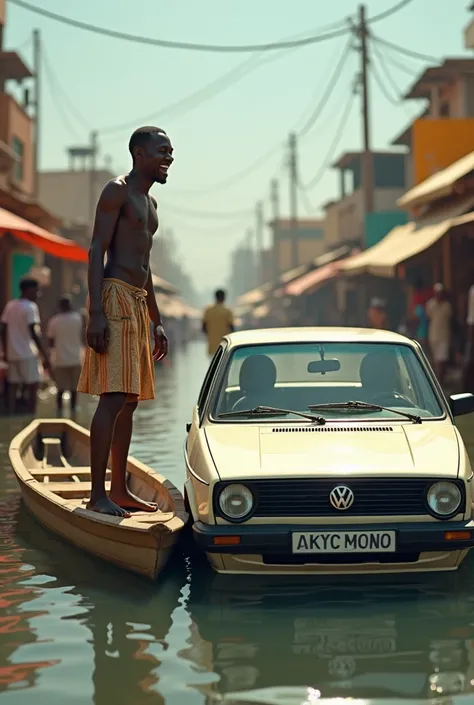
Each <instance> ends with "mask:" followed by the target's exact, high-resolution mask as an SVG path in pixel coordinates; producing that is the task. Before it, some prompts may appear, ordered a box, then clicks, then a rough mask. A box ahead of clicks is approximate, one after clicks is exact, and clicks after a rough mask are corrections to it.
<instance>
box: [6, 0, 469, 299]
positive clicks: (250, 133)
mask: <svg viewBox="0 0 474 705" xmlns="http://www.w3.org/2000/svg"><path fill="white" fill-rule="evenodd" d="M30 2H31V3H33V4H36V5H37V6H38V7H42V8H46V9H48V10H50V11H53V12H57V13H59V14H63V15H67V16H69V17H71V18H74V19H77V20H81V21H84V22H89V23H91V24H95V25H100V26H104V27H109V28H110V29H115V30H118V31H123V32H128V33H132V34H139V35H145V36H148V37H155V38H164V39H167V40H175V41H188V42H197V43H213V44H252V43H254V44H255V43H265V42H272V41H278V40H281V39H285V38H294V37H295V36H304V35H306V34H311V33H313V31H314V33H316V32H317V31H318V30H319V28H321V27H324V26H326V25H328V24H332V23H335V22H338V21H339V20H341V19H344V18H345V17H347V16H348V15H354V14H355V13H356V12H357V4H356V2H355V1H354V0H333V2H326V0H292V2H284V1H283V0H239V2H236V1H235V0H206V2H198V0H179V1H178V0H133V2H132V0H100V2H92V0H87V1H86V2H82V3H78V2H73V0H30ZM394 4H396V0H367V2H366V6H367V13H368V16H369V17H370V15H374V14H378V13H379V12H382V11H383V10H385V9H387V8H389V7H392V6H393V5H394ZM7 5H8V7H7V32H6V42H5V46H6V48H12V49H17V50H21V52H22V54H23V56H24V57H25V58H26V59H27V60H28V61H30V62H31V57H32V51H31V48H32V44H31V40H30V41H29V38H30V37H31V33H32V30H33V29H34V28H39V29H40V31H41V36H42V41H43V44H44V48H45V54H46V61H47V64H48V65H49V66H50V67H51V69H52V80H48V75H45V74H43V96H42V102H43V108H42V145H41V168H42V169H55V168H64V167H65V166H66V165H67V159H66V147H67V146H71V145H72V144H83V143H86V142H88V140H89V130H94V129H97V130H99V131H101V130H102V128H108V127H112V126H116V125H119V126H121V125H123V124H125V127H121V128H120V129H117V130H115V131H114V132H110V133H106V132H103V133H101V132H100V134H99V144H100V147H101V157H100V160H99V162H100V164H101V165H103V164H104V159H105V156H106V155H109V156H110V158H111V162H112V165H113V171H115V172H117V173H123V172H124V171H127V170H128V169H129V168H130V159H129V155H128V149H127V144H128V139H129V137H130V134H131V132H132V131H133V129H135V128H136V127H139V126H140V125H142V124H156V125H158V126H160V127H163V128H164V129H165V130H166V131H167V132H168V134H169V135H170V137H171V139H172V141H173V144H174V148H175V163H174V165H173V167H172V169H171V170H170V173H169V177H168V184H167V185H166V186H164V187H161V186H160V187H158V186H157V187H155V189H154V193H155V195H156V197H157V199H158V203H159V211H160V218H161V223H162V225H161V227H162V228H163V227H164V228H166V227H169V228H172V229H173V230H174V234H175V237H176V239H177V241H178V243H179V248H180V251H181V253H182V256H183V259H184V262H185V267H186V269H187V270H188V271H189V272H190V274H191V275H192V276H193V278H194V280H195V282H196V284H197V286H198V287H199V288H205V289H209V288H210V287H216V286H220V285H222V284H223V283H224V281H225V278H226V276H227V272H228V266H229V254H230V252H231V251H232V249H233V248H234V247H235V246H236V244H237V243H239V241H241V240H242V239H243V238H244V236H245V233H246V230H247V228H248V227H252V226H253V225H254V222H255V219H254V215H253V212H254V209H255V203H256V201H257V200H259V199H264V201H265V216H266V218H269V217H270V204H269V199H268V194H269V183H270V180H271V179H272V178H273V177H278V178H279V179H280V191H281V212H282V215H286V214H287V212H288V189H289V187H288V173H287V171H286V169H285V168H282V161H283V158H284V156H285V151H284V149H285V147H286V142H287V139H288V133H289V131H290V130H292V129H295V128H296V129H298V128H299V129H301V127H302V126H303V125H304V122H305V120H306V119H307V118H308V116H309V115H310V114H311V112H312V110H313V109H314V108H315V106H316V105H317V103H318V99H319V98H320V96H321V93H322V92H323V91H324V90H325V88H326V85H327V82H328V80H329V77H330V76H331V73H332V72H333V71H334V67H335V65H336V63H337V61H338V60H339V57H340V55H341V53H342V51H343V49H344V47H345V45H346V42H347V37H338V38H336V39H330V40H328V41H325V42H321V43H318V44H314V45H310V46H306V47H303V48H300V49H298V50H291V51H289V52H284V53H281V52H280V53H278V52H267V53H266V54H265V55H264V57H263V59H262V58H259V57H258V56H256V55H254V54H221V53H219V54H218V53H203V52H192V51H182V50H171V49H164V48H158V47H152V46H146V45H139V44H132V43H130V42H125V41H120V40H117V39H112V38H107V37H102V36H98V35H96V34H91V33H88V32H85V31H82V30H79V29H75V28H72V27H66V26H64V25H62V24H58V23H57V22H55V21H53V20H50V19H45V18H42V17H39V16H38V15H35V14H33V13H31V12H28V11H27V10H25V9H23V8H20V7H17V6H14V5H12V4H11V3H7ZM467 6H468V1H467V0H450V2H448V1H447V0H434V1H433V0H413V2H412V3H411V4H409V5H408V6H407V7H406V8H404V9H403V10H401V11H399V12H398V13H397V14H395V15H393V16H391V17H389V18H387V19H386V20H382V21H380V22H377V23H375V24H374V25H373V27H372V30H373V32H374V34H375V35H376V36H379V37H381V38H383V39H387V40H389V41H391V42H395V43H397V44H400V45H401V46H403V47H405V48H410V49H412V50H416V51H418V52H421V53H424V54H428V55H430V56H433V57H439V59H440V60H441V59H443V58H444V57H446V56H462V55H466V54H467V52H466V51H465V50H464V48H463V28H464V26H465V25H466V24H467V22H468V21H469V18H470V13H469V12H468V11H467ZM384 51H385V50H384ZM386 51H387V52H389V54H388V56H392V57H393V58H394V59H395V60H396V61H398V62H399V63H401V64H403V65H404V66H405V67H406V68H407V69H411V70H412V71H413V72H414V73H415V72H421V71H422V70H423V69H424V68H425V67H426V66H428V65H429V62H423V61H420V60H417V59H412V58H409V57H402V56H401V55H399V54H394V53H392V52H391V50H386ZM261 56H262V55H260V57H261ZM251 57H252V58H251ZM249 59H251V63H250V66H251V67H252V70H251V71H248V72H247V73H246V75H244V76H243V77H242V78H241V79H240V80H239V81H235V82H232V81H233V80H234V79H235V74H234V76H232V77H231V78H226V79H223V81H222V85H227V86H228V87H227V88H226V89H225V90H222V91H221V92H220V93H218V94H216V90H215V88H213V90H210V91H209V92H208V93H207V94H206V93H204V95H208V96H209V97H208V98H207V99H206V100H205V101H204V102H199V101H198V100H197V99H196V98H192V99H189V100H185V101H183V103H182V104H179V105H178V106H177V107H175V108H173V110H168V108H169V107H170V106H172V105H173V104H175V103H176V102H177V101H181V100H182V99H187V98H188V96H190V95H191V94H193V93H194V92H195V91H198V90H199V89H201V88H203V87H205V86H207V84H209V83H211V82H212V81H214V80H216V79H218V78H219V77H221V76H223V75H226V74H227V73H228V72H229V71H231V70H232V69H233V68H234V67H238V66H241V65H242V64H243V63H244V62H248V61H249ZM387 65H388V68H389V70H390V73H391V74H392V76H393V79H394V81H395V82H396V84H397V85H398V86H399V89H400V92H402V93H403V92H405V90H406V89H407V88H408V87H409V85H410V84H411V82H412V78H411V77H410V75H409V74H408V73H405V72H403V71H402V70H401V69H400V68H397V67H394V66H393V65H392V64H391V63H388V64H387ZM358 66H359V55H358V54H357V52H355V51H352V52H351V54H350V56H349V60H348V62H347V63H346V66H345V69H344V71H343V74H342V76H341V79H340V80H339V82H338V83H337V85H336V87H335V89H334V92H333V94H332V96H331V97H330V99H329V100H328V103H327V106H326V108H325V110H324V111H323V112H322V114H321V116H320V118H319V119H318V121H317V122H316V123H315V125H314V127H313V129H312V131H310V133H309V134H308V135H307V136H306V138H304V139H302V140H301V142H300V144H299V165H300V175H301V181H302V182H303V183H307V182H309V181H310V180H311V178H312V177H313V176H314V175H315V174H316V173H317V171H318V170H319V169H320V167H321V164H322V163H324V160H325V158H326V157H327V155H328V151H329V149H330V146H331V143H332V141H333V139H334V135H335V133H336V129H337V124H338V121H339V120H340V114H341V110H343V108H344V105H345V102H346V100H347V96H348V91H349V86H350V83H351V80H352V77H353V75H354V73H355V71H356V70H357V69H358ZM255 67H257V68H255ZM378 71H379V73H382V76H383V72H382V69H381V68H380V67H379V68H378ZM236 73H240V72H239V71H237V72H236ZM51 84H52V85H53V90H51ZM58 86H59V87H58ZM370 88H371V90H370V93H371V122H372V142H373V147H374V148H379V149H384V148H387V147H388V145H389V143H390V141H391V140H392V139H393V138H394V137H395V136H396V135H397V134H398V133H399V132H401V130H402V129H403V128H404V127H405V125H406V124H407V123H408V122H409V121H410V118H411V117H413V116H414V115H415V114H417V113H418V112H419V111H421V108H422V104H421V103H418V102H413V101H411V102H402V103H401V104H399V105H392V104H391V103H390V102H388V101H387V99H386V98H385V97H384V96H383V94H382V93H381V92H380V90H379V89H378V87H377V85H376V83H375V81H374V80H372V81H371V86H370ZM387 90H388V92H389V93H391V94H392V95H393V94H394V91H393V88H392V87H391V86H390V85H388V86H387ZM64 93H66V96H67V97H66V98H65V97H64ZM200 100H202V95H201V97H200ZM71 104H72V106H71ZM77 113H79V115H77ZM361 134H362V126H361V113H360V100H359V99H357V100H356V102H355V104H354V105H353V108H352V112H351V115H350V118H349V120H348V122H347V126H346V129H345V130H344V133H343V137H342V139H341V142H340V145H339V148H338V149H337V151H336V153H335V156H338V155H339V154H341V153H343V152H344V151H347V150H353V149H359V148H360V146H361ZM265 155H269V158H268V159H267V160H266V161H264V163H261V164H260V166H259V168H257V169H255V168H254V169H253V170H251V171H250V172H249V173H248V174H247V175H241V176H237V177H236V178H235V179H234V180H230V181H229V182H228V183H226V180H227V179H230V177H233V176H235V175H238V174H239V172H244V171H245V170H246V169H247V167H249V166H251V165H254V164H255V162H257V160H259V159H260V158H262V157H265ZM219 186H220V187H219ZM308 196H309V198H310V201H311V204H312V206H313V207H314V209H315V210H314V212H312V213H311V215H312V216H313V217H316V216H317V215H319V211H318V207H319V206H320V205H321V203H324V202H325V201H327V200H329V199H330V198H334V197H337V196H338V187H337V178H336V174H335V172H334V171H333V170H328V171H327V173H326V175H325V176H324V178H323V179H322V181H320V182H319V183H318V184H317V185H316V186H315V187H314V188H313V189H312V190H310V191H309V192H308ZM299 211H300V214H301V216H302V217H304V216H306V215H307V213H306V211H305V209H304V207H303V203H300V206H299ZM219 214H224V215H223V216H222V217H220V216H219ZM265 237H266V242H269V238H268V233H266V236H265Z"/></svg>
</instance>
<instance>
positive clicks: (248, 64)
mask: <svg viewBox="0 0 474 705" xmlns="http://www.w3.org/2000/svg"><path fill="white" fill-rule="evenodd" d="M332 26H334V24H333V25H328V27H332ZM313 31H317V30H313ZM301 36H306V35H301V33H299V34H296V35H292V36H290V37H285V38H284V39H283V40H282V41H285V40H286V39H295V38H298V37H301ZM299 48H300V47H296V48H295V49H291V50H290V51H289V52H286V51H281V52H279V53H277V54H273V55H270V56H267V57H265V58H262V57H263V55H264V52H258V53H256V54H255V56H251V57H250V58H249V59H245V61H243V62H242V63H240V64H239V65H238V66H234V67H233V68H232V69H230V71H227V72H226V73H224V74H222V75H221V76H219V77H218V78H216V79H213V80H212V81H210V83H207V84H206V85H205V86H202V87H201V88H199V89H198V90H197V91H194V92H193V93H191V94H190V95H188V96H185V97H184V98H180V99H179V100H178V101H175V102H174V103H171V104H170V105H168V106H166V107H164V108H162V109H161V110H160V111H159V112H156V111H155V112H154V113H152V114H148V115H146V116H145V117H141V118H137V119H136V120H134V121H133V122H130V121H129V122H125V123H120V124H118V125H117V124H116V125H112V126H108V127H105V128H101V129H100V130H99V132H100V133H101V134H107V133H112V132H119V131H121V130H125V129H127V130H129V129H132V128H133V127H135V125H137V124H138V123H141V124H144V123H147V122H150V121H152V120H155V119H158V117H159V118H160V119H162V118H163V117H164V116H170V115H172V114H173V113H175V111H176V109H179V108H180V107H181V106H184V107H185V110H184V111H182V112H181V113H178V114H177V115H175V117H181V116H183V115H186V114H187V113H189V112H190V111H191V110H193V109H195V108H197V107H198V106H200V105H202V103H203V102H205V101H207V100H210V99H212V98H214V97H216V96H217V95H219V94H220V93H222V92H223V91H225V90H227V88H229V87H231V86H233V85H234V84H235V83H236V82H237V81H239V80H240V79H242V78H244V77H245V76H246V75H248V74H249V73H251V72H252V71H255V70H257V69H260V68H261V67H262V66H265V65H266V64H268V63H271V62H273V61H276V60H278V59H281V58H282V57H283V56H285V57H286V56H288V53H291V52H294V51H297V50H298V49H299ZM209 91H210V93H209ZM193 99H197V100H196V102H193ZM188 103H189V105H188V106H187V104H188ZM186 106H187V109H186Z"/></svg>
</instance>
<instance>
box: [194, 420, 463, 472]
mask: <svg viewBox="0 0 474 705" xmlns="http://www.w3.org/2000/svg"><path fill="white" fill-rule="evenodd" d="M205 431H206V437H207V441H208V444H209V449H210V452H211V454H212V457H213V459H214V462H215V465H216V468H217V472H218V473H219V476H220V478H221V479H222V480H227V479H237V478H246V477H252V476H253V477H259V476H260V477H275V476H278V477H292V476H294V475H298V476H300V477H301V476H317V475H321V476H327V475H328V474H329V475H333V474H337V473H341V475H344V477H347V475H349V474H354V475H359V476H364V475H366V476H372V475H374V473H384V474H385V473H389V474H392V475H398V476H403V475H409V474H414V473H427V474H429V475H431V476H436V475H439V476H446V475H451V476H453V477H456V476H457V475H458V469H459V441H458V436H457V431H456V428H455V427H454V426H453V424H452V423H451V422H450V421H449V420H448V421H428V422H425V423H422V424H393V425H391V424H390V423H387V424H386V425H382V424H374V423H365V424H364V423H353V424H349V423H346V424H344V425H341V424H327V425H326V426H311V425H303V424H280V425H275V426H273V425H267V424H265V425H263V424H262V425H261V426H259V425H257V424H255V425H254V424H252V425H250V424H249V425H246V424H222V425H213V426H207V427H206V429H205Z"/></svg>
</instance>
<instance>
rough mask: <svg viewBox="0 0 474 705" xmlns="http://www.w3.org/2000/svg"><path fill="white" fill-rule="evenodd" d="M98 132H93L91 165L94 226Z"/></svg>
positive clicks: (90, 218) (90, 210)
mask: <svg viewBox="0 0 474 705" xmlns="http://www.w3.org/2000/svg"><path fill="white" fill-rule="evenodd" d="M97 136H98V135H97V132H95V131H94V132H91V146H90V166H89V221H90V224H91V228H93V223H94V218H95V191H96V188H95V186H96V174H95V172H96V169H97V152H98V144H97Z"/></svg>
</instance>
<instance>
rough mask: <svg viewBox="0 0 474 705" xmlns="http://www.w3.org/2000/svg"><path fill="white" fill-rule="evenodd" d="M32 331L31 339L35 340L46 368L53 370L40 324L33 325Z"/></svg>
mask: <svg viewBox="0 0 474 705" xmlns="http://www.w3.org/2000/svg"><path fill="white" fill-rule="evenodd" d="M29 329H30V336H31V339H32V340H33V342H34V344H35V345H36V347H37V348H38V350H39V351H40V353H41V357H42V358H43V362H44V366H45V367H46V368H48V369H50V368H51V364H50V361H49V353H48V348H47V346H46V345H45V343H44V341H43V337H42V335H41V328H40V326H39V324H38V323H31V324H30V325H29Z"/></svg>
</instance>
